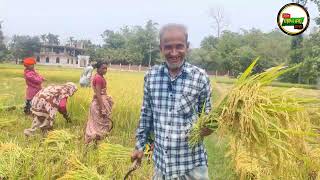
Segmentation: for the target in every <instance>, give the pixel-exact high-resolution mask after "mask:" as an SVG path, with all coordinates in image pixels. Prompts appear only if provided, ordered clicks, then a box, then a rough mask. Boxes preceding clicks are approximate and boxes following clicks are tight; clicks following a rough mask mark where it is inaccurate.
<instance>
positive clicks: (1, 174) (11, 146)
mask: <svg viewBox="0 0 320 180" xmlns="http://www.w3.org/2000/svg"><path fill="white" fill-rule="evenodd" d="M31 158H32V156H31V154H30V152H29V151H28V150H26V149H23V148H21V147H20V146H19V145H17V144H15V143H11V142H10V143H1V144H0V179H7V178H8V179H17V178H19V177H21V176H22V175H21V173H22V171H23V168H24V167H25V166H28V163H30V162H31V161H30V159H31Z"/></svg>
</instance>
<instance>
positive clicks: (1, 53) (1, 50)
mask: <svg viewBox="0 0 320 180" xmlns="http://www.w3.org/2000/svg"><path fill="white" fill-rule="evenodd" d="M1 25H2V21H0V61H1V60H3V58H4V57H5V56H6V53H7V48H6V45H5V44H4V36H3V33H2V29H1V28H2V26H1Z"/></svg>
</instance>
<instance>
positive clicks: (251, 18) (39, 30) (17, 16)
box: [0, 0, 318, 47]
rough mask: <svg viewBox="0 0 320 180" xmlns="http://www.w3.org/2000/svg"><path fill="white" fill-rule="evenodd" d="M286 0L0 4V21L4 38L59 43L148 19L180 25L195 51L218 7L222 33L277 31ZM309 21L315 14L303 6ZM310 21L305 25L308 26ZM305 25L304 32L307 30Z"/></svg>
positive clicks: (27, 0)
mask: <svg viewBox="0 0 320 180" xmlns="http://www.w3.org/2000/svg"><path fill="white" fill-rule="evenodd" d="M288 2H291V1H289V0H264V1H257V0H241V1H239V0H127V1H125V0H51V1H49V0H0V20H3V21H4V23H3V32H4V34H5V35H6V36H12V35H14V34H19V35H40V34H44V33H48V32H51V33H54V34H58V35H59V36H60V39H61V40H62V41H65V40H66V39H67V37H70V36H73V37H75V38H76V39H90V40H92V41H93V42H95V43H102V39H101V36H100V34H102V32H103V31H104V30H106V29H111V30H118V29H119V28H120V27H122V26H124V25H129V26H131V25H144V24H145V23H146V22H147V20H149V19H151V20H153V21H155V22H157V23H159V26H161V25H164V24H166V23H182V24H185V25H186V26H187V27H188V29H189V37H190V42H191V45H192V46H193V47H198V46H199V44H200V42H201V40H202V38H203V37H205V36H207V35H215V30H214V29H213V28H212V26H213V21H212V19H211V18H210V17H209V10H210V8H215V7H220V8H223V10H224V14H225V16H226V18H227V19H228V24H229V25H228V27H227V29H228V30H231V31H235V32H240V29H241V28H243V29H250V28H253V27H254V28H258V29H261V30H262V31H264V32H268V31H271V30H272V29H274V28H276V27H277V23H276V16H277V14H278V11H279V10H280V8H281V7H282V6H283V5H285V4H286V3H288ZM308 10H309V13H310V17H311V19H313V18H315V17H316V16H317V15H318V12H317V8H316V6H315V5H313V4H312V5H308ZM312 27H314V21H312V22H311V28H312ZM311 28H310V27H309V30H310V29H311Z"/></svg>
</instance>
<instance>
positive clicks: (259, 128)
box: [190, 59, 318, 178]
mask: <svg viewBox="0 0 320 180" xmlns="http://www.w3.org/2000/svg"><path fill="white" fill-rule="evenodd" d="M256 62H257V59H256V60H255V61H254V62H253V63H252V64H251V65H250V66H249V67H248V69H247V70H246V71H245V72H244V73H243V74H242V75H241V77H240V78H239V79H238V81H237V82H236V84H235V85H234V87H233V88H232V90H231V91H230V92H229V93H228V94H227V95H226V97H225V98H224V100H223V101H222V102H221V104H219V106H218V107H217V108H216V109H215V110H214V111H212V112H211V113H210V114H209V115H205V117H206V118H203V119H201V118H200V121H198V122H197V123H196V125H195V128H194V129H192V131H191V133H190V135H191V137H190V140H191V142H190V144H191V145H193V144H195V143H196V142H197V141H195V140H194V139H195V137H196V136H197V135H199V134H200V129H199V128H197V126H199V127H209V128H212V126H214V127H216V121H217V122H218V124H219V129H218V132H219V133H220V134H221V135H222V136H227V137H231V138H234V139H236V140H237V143H238V144H239V145H237V146H235V147H236V149H239V148H240V147H243V148H244V150H245V151H246V152H248V153H249V154H250V155H251V156H253V158H254V159H256V160H257V164H258V165H259V166H260V167H259V168H260V169H266V168H267V169H268V168H270V167H272V168H271V169H270V171H271V174H273V175H275V176H273V178H275V177H279V176H280V175H281V174H282V175H283V174H284V173H285V169H286V166H287V165H288V164H289V163H288V162H291V163H292V162H295V163H296V164H297V166H295V167H297V168H299V166H298V164H299V161H303V157H304V154H305V153H306V152H307V148H306V147H307V146H308V142H310V141H314V137H317V136H318V134H317V133H315V132H314V131H313V125H312V123H311V122H310V114H309V113H308V107H309V106H312V105H310V104H314V103H315V100H310V99H304V98H297V97H296V96H293V95H292V94H291V93H290V91H283V90H282V91H281V90H277V91H274V90H272V89H270V88H269V87H267V86H268V85H269V84H270V83H271V82H272V81H273V80H275V79H277V78H278V77H279V76H280V75H282V74H284V73H286V72H288V71H290V70H292V69H293V68H290V69H285V68H284V67H283V66H282V65H279V66H276V67H273V68H271V69H269V70H267V71H265V72H263V73H260V74H256V75H251V76H250V74H251V72H252V69H253V67H254V66H255V64H256ZM197 139H199V138H197ZM198 142H199V141H198ZM236 155H237V156H236ZM238 155H239V154H237V153H235V154H234V155H233V158H237V157H238ZM246 155H248V154H246ZM253 162H255V161H252V162H251V163H253ZM235 165H236V166H239V165H237V164H235ZM250 171H251V170H250ZM257 171H258V170H257ZM259 171H261V170H259ZM257 175H259V174H258V173H256V175H255V176H257Z"/></svg>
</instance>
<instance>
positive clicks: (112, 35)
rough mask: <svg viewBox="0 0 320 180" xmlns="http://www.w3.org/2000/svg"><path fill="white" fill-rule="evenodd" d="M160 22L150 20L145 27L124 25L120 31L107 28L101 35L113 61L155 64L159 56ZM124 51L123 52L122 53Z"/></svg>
mask: <svg viewBox="0 0 320 180" xmlns="http://www.w3.org/2000/svg"><path fill="white" fill-rule="evenodd" d="M157 25H158V24H157V23H155V22H153V21H151V20H149V21H148V22H147V23H146V25H145V26H144V27H142V26H134V27H128V26H124V27H122V28H121V29H120V30H119V31H112V30H105V31H104V32H103V34H102V35H101V36H102V38H103V41H104V44H103V48H104V49H105V52H108V53H110V55H109V56H108V58H109V57H112V58H113V59H112V60H110V61H112V62H116V61H119V62H120V61H121V62H122V63H133V64H142V65H144V66H147V65H149V63H150V64H153V63H154V62H155V61H156V60H157V59H158V58H159V48H158V41H159V40H158V29H157V27H156V26H157ZM121 51H122V53H121Z"/></svg>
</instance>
